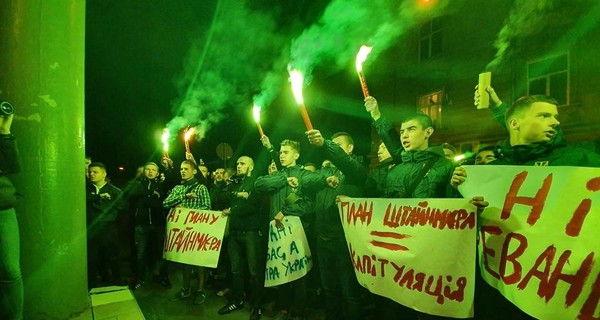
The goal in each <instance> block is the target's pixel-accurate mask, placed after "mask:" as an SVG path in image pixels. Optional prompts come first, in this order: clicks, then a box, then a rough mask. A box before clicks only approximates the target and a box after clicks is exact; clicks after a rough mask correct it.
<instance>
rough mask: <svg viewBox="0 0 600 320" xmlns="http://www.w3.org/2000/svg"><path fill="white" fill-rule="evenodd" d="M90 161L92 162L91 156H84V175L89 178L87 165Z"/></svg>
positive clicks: (88, 165)
mask: <svg viewBox="0 0 600 320" xmlns="http://www.w3.org/2000/svg"><path fill="white" fill-rule="evenodd" d="M91 163H92V157H91V156H85V177H86V178H88V179H89V178H90V172H89V167H90V164H91Z"/></svg>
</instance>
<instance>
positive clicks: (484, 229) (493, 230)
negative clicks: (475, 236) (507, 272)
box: [481, 226, 502, 279]
mask: <svg viewBox="0 0 600 320" xmlns="http://www.w3.org/2000/svg"><path fill="white" fill-rule="evenodd" d="M486 233H489V234H492V235H495V236H497V235H500V234H502V230H500V227H497V226H481V246H482V247H483V266H484V268H485V270H487V272H488V273H489V274H490V275H492V276H493V277H494V278H496V279H500V275H499V274H498V273H497V272H496V271H494V270H492V268H490V264H489V261H488V256H490V257H495V256H496V251H494V250H493V249H491V248H490V247H488V246H486V242H485V241H486V240H485V239H486V235H485V234H486Z"/></svg>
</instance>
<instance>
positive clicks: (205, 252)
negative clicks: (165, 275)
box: [164, 207, 227, 268]
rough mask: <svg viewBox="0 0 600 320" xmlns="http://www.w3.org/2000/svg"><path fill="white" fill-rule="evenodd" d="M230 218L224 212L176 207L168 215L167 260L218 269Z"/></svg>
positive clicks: (165, 250) (165, 248) (165, 247)
mask: <svg viewBox="0 0 600 320" xmlns="http://www.w3.org/2000/svg"><path fill="white" fill-rule="evenodd" d="M226 226H227V217H223V216H222V214H221V211H210V210H196V209H187V208H183V207H178V208H173V209H171V211H170V212H169V215H168V216H167V230H166V236H165V245H164V256H165V259H167V260H170V261H175V262H181V263H186V264H190V265H196V266H203V267H210V268H216V267H217V264H218V262H219V253H220V252H221V247H222V244H223V235H224V233H225V227H226Z"/></svg>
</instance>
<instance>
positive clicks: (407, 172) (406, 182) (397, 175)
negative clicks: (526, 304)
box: [373, 117, 459, 198]
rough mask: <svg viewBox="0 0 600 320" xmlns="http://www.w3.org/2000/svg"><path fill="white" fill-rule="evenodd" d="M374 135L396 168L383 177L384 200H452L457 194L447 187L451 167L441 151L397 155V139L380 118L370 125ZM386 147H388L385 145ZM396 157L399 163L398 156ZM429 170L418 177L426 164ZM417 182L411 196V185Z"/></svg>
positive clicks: (440, 149)
mask: <svg viewBox="0 0 600 320" xmlns="http://www.w3.org/2000/svg"><path fill="white" fill-rule="evenodd" d="M373 125H374V126H375V129H376V130H377V133H378V134H379V136H380V137H381V139H382V140H383V142H384V143H385V144H386V147H387V148H388V150H389V151H390V154H391V155H392V158H393V159H394V162H395V163H397V165H396V166H394V167H393V168H391V169H390V171H389V172H388V174H387V177H386V182H385V186H384V190H383V197H384V198H454V197H458V196H459V195H458V193H457V192H456V191H455V190H453V189H452V188H451V187H450V179H451V178H452V173H453V172H454V164H453V163H452V161H450V160H448V159H446V158H445V156H444V150H443V148H442V147H439V146H438V147H430V148H428V149H427V150H420V151H408V152H406V151H405V152H401V150H403V148H402V144H401V143H400V135H399V134H398V132H397V131H396V129H395V128H394V126H393V125H392V124H391V123H390V122H389V121H387V119H385V118H384V117H381V118H379V119H378V120H377V121H375V122H373ZM388 143H389V145H388ZM399 154H400V159H398V155H399ZM429 161H433V166H432V167H431V169H429V171H428V172H427V173H425V175H420V173H421V171H422V169H423V167H424V166H425V165H426V164H427V162H429ZM415 179H420V181H419V182H418V184H417V186H416V187H415V188H414V190H413V191H412V192H411V191H410V190H409V189H410V187H411V185H412V184H413V183H414V182H415V181H416V180H415Z"/></svg>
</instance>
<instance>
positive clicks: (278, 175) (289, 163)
mask: <svg viewBox="0 0 600 320" xmlns="http://www.w3.org/2000/svg"><path fill="white" fill-rule="evenodd" d="M265 137H266V136H265ZM261 141H263V144H264V145H265V147H266V148H268V149H269V147H271V149H272V146H271V145H270V143H268V144H267V143H265V141H267V142H268V138H267V139H264V138H263V139H261ZM299 157H300V143H299V142H298V141H293V140H284V141H282V142H281V147H280V150H279V163H280V164H281V167H282V169H281V170H279V171H276V172H273V173H272V174H271V175H268V176H261V177H258V178H257V179H256V184H255V191H256V192H258V193H265V194H269V197H270V211H269V221H271V220H275V221H276V223H277V224H278V225H280V224H281V223H282V221H283V218H285V216H288V215H290V216H298V217H300V219H301V220H302V225H303V226H304V230H305V232H307V233H308V232H310V230H309V225H308V222H309V221H310V217H309V215H310V214H311V213H312V212H314V200H313V199H312V198H311V197H309V196H307V194H306V193H305V192H304V190H303V186H302V185H301V181H302V178H303V177H304V176H305V175H308V174H312V173H311V172H310V171H307V170H304V169H303V168H302V167H301V166H299V165H297V163H296V161H297V160H298V158H299ZM279 289H280V290H282V294H281V296H280V297H281V298H282V299H283V301H282V304H283V310H282V314H281V315H282V316H286V317H287V316H288V315H289V316H291V317H292V318H295V319H304V318H305V317H306V310H305V308H306V299H307V297H306V277H302V278H300V279H298V280H296V281H293V282H290V283H287V284H284V285H282V286H280V287H279Z"/></svg>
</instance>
